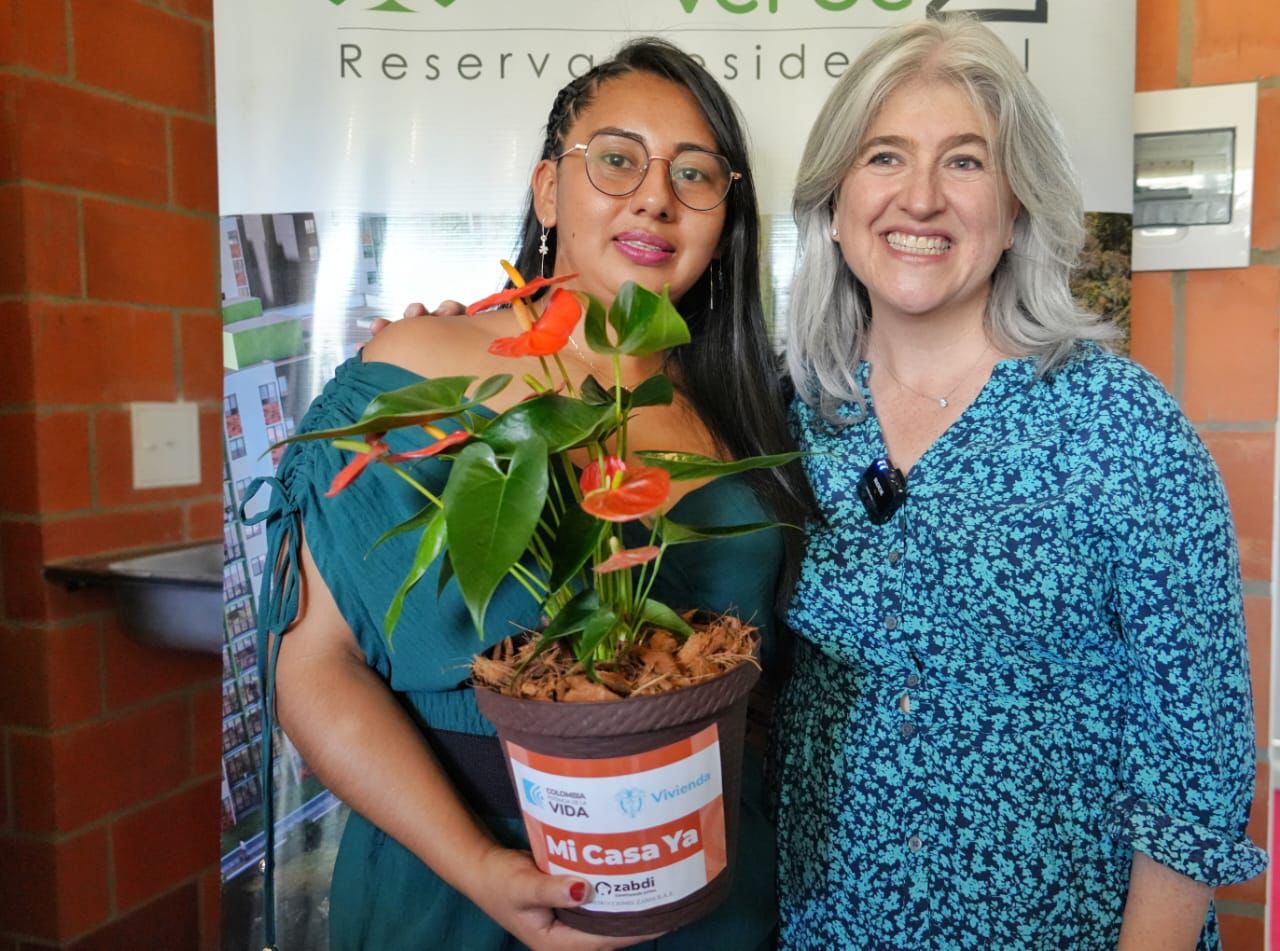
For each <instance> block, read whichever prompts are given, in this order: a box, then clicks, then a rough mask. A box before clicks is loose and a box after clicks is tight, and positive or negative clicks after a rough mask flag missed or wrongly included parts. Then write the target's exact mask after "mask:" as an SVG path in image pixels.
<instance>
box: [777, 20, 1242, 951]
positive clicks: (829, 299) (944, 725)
mask: <svg viewBox="0 0 1280 951" xmlns="http://www.w3.org/2000/svg"><path fill="white" fill-rule="evenodd" d="M800 167H801V169H802V172H801V176H800V181H799V182H798V184H797V188H796V197H795V211H796V218H797V221H798V223H799V226H800V240H801V248H802V265H801V269H800V272H799V275H798V277H797V282H796V286H795V288H794V292H793V298H792V300H793V311H792V314H791V320H790V341H789V349H788V360H789V363H790V365H791V369H792V373H793V375H794V378H795V381H796V385H797V389H798V391H799V393H800V394H801V397H802V398H801V399H799V400H797V402H796V404H795V407H794V418H795V423H796V431H797V434H798V438H799V440H800V443H801V445H802V447H803V448H805V449H808V450H811V451H812V455H810V456H808V457H807V459H806V469H807V471H808V474H809V476H810V479H811V481H812V484H813V488H814V491H815V493H816V494H817V496H818V500H819V503H820V505H821V507H822V509H823V512H824V514H825V516H826V522H825V525H824V526H822V527H819V528H816V529H815V530H813V531H811V532H810V533H809V536H808V539H807V551H806V555H805V558H804V561H803V564H802V572H801V580H800V583H799V586H798V588H797V591H796V594H795V597H794V599H793V600H792V603H791V607H790V610H789V612H788V614H787V620H788V622H789V625H790V627H791V628H792V629H793V630H794V631H795V633H796V634H797V635H798V637H797V641H798V647H797V651H796V660H795V669H794V675H793V677H792V679H791V680H790V682H789V685H788V688H787V691H786V694H785V696H784V697H783V699H782V705H781V707H782V709H781V711H780V714H779V725H778V735H779V738H780V739H779V747H780V752H779V755H778V760H779V764H780V771H779V781H780V789H779V796H780V801H781V808H780V810H779V884H780V910H781V938H782V941H781V944H782V946H783V947H785V948H792V949H814V951H818V949H822V951H825V949H829V948H899V949H904V951H906V949H921V951H923V949H926V948H927V949H930V951H951V949H961V948H964V949H968V948H974V949H979V948H981V949H988V948H1000V949H1002V951H1013V949H1043V948H1072V949H1074V951H1091V949H1092V951H1112V949H1115V948H1117V947H1119V948H1121V949H1123V951H1138V949H1150V948H1169V949H1174V948H1181V949H1186V951H1191V949H1193V948H1200V949H1202V951H1203V949H1209V948H1216V947H1217V946H1218V934H1217V926H1216V922H1215V920H1214V915H1213V910H1212V905H1211V902H1210V897H1211V894H1212V889H1213V887H1214V886H1217V885H1225V884H1229V883H1233V882H1238V881H1242V880H1244V879H1247V878H1250V877H1252V876H1253V875H1256V874H1257V873H1258V872H1259V871H1261V870H1262V868H1263V866H1264V865H1265V855H1264V854H1263V853H1262V851H1261V850H1260V849H1258V848H1257V847H1256V846H1255V845H1253V844H1252V843H1251V842H1250V841H1249V839H1248V838H1247V837H1246V836H1245V824H1246V821H1247V818H1248V809H1249V800H1250V796H1251V793H1252V790H1253V780H1254V745H1253V743H1254V741H1253V723H1252V716H1251V711H1250V698H1249V676H1248V658H1247V653H1246V649H1245V639H1244V625H1243V620H1242V608H1241V585H1240V575H1239V565H1238V561H1237V556H1236V547H1235V538H1234V535H1233V532H1232V521H1231V514H1230V511H1229V509H1228V507H1227V502H1226V498H1225V495H1224V493H1223V489H1222V484H1221V480H1220V479H1219V477H1218V474H1217V472H1216V470H1215V468H1214V465H1213V462H1212V460H1211V459H1210V457H1209V455H1208V453H1207V452H1206V450H1205V448H1204V446H1203V445H1202V444H1201V442H1200V440H1199V439H1198V438H1197V436H1196V433H1195V431H1194V429H1192V427H1191V426H1190V425H1189V424H1188V422H1187V420H1186V419H1185V418H1184V417H1183V415H1182V414H1181V412H1180V411H1179V410H1178V407H1177V404H1176V403H1175V402H1174V401H1173V400H1172V399H1170V397H1169V395H1168V394H1167V393H1166V392H1165V391H1164V389H1163V388H1162V387H1161V386H1160V384H1159V383H1158V382H1156V381H1155V380H1154V379H1153V378H1152V377H1151V376H1150V375H1149V374H1147V373H1146V372H1145V371H1143V370H1142V369H1140V368H1139V367H1137V366H1136V365H1134V364H1132V363H1130V362H1129V361H1127V360H1124V359H1122V358H1120V357H1117V356H1114V355H1111V354H1108V353H1106V352H1104V351H1103V350H1102V349H1101V348H1100V347H1099V346H1098V344H1097V343H1096V342H1095V341H1097V340H1098V339H1101V338H1104V337H1106V336H1107V335H1108V331H1107V330H1106V328H1105V326H1101V325H1099V324H1098V323H1096V322H1095V321H1093V320H1091V319H1089V318H1088V317H1087V316H1086V315H1084V314H1081V313H1080V312H1079V310H1078V309H1077V308H1076V306H1075V305H1074V303H1073V301H1072V297H1071V292H1070V289H1069V287H1068V283H1067V277H1068V273H1069V271H1070V268H1071V266H1072V264H1073V262H1074V261H1075V258H1076V256H1077V254H1078V253H1079V250H1080V248H1081V246H1082V244H1083V237H1084V232H1083V225H1082V219H1083V214H1082V207H1081V200H1080V194H1079V190H1078V187H1077V185H1076V182H1075V178H1074V174H1073V172H1072V169H1071V165H1070V162H1069V159H1068V157H1067V152H1066V148H1065V144H1064V142H1063V138H1062V135H1061V133H1060V131H1059V130H1058V127H1057V124H1056V122H1055V121H1054V119H1053V117H1052V116H1051V114H1050V113H1049V111H1048V109H1047V107H1046V105H1045V103H1044V101H1043V100H1042V98H1041V97H1040V95H1039V94H1038V93H1037V91H1036V90H1035V89H1034V87H1033V86H1032V85H1031V83H1030V81H1029V80H1028V79H1027V77H1026V74H1025V73H1024V71H1023V69H1022V67H1021V65H1020V64H1019V63H1018V62H1017V60H1016V59H1015V58H1014V57H1013V55H1012V54H1011V53H1010V52H1009V50H1008V49H1007V48H1006V47H1005V45H1004V43H1003V42H1002V41H1001V40H1000V39H999V38H998V37H996V36H995V35H994V34H993V33H992V32H991V31H990V30H988V29H987V28H986V27H984V26H982V25H981V24H980V23H978V22H977V21H974V20H969V19H951V20H944V21H936V20H934V21H928V22H925V23H918V24H910V25H908V26H905V27H902V28H899V29H895V30H891V31H888V32H887V33H886V34H884V35H883V36H882V37H880V38H878V39H877V40H876V41H875V42H874V43H873V44H872V45H871V46H870V47H869V48H868V49H867V50H866V52H865V53H864V54H863V55H862V56H861V57H860V58H859V59H858V60H857V62H855V63H854V64H853V65H852V66H851V67H850V68H849V70H848V71H847V72H846V73H845V75H844V76H843V77H842V78H841V80H840V81H839V82H838V83H837V84H836V87H835V88H834V90H833V91H832V93H831V96H830V98H829V99H828V101H827V103H826V105H825V106H824V107H823V109H822V111H821V113H820V114H819V116H818V120H817V122H816V123H815V125H814V128H813V131H812V133H811V134H810V138H809V141H808V145H807V146H806V149H805V154H804V159H803V161H802V162H801V166H800ZM867 470H870V474H867V475H864V473H865V472H867Z"/></svg>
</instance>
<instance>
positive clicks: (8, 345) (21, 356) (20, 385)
mask: <svg viewBox="0 0 1280 951" xmlns="http://www.w3.org/2000/svg"><path fill="white" fill-rule="evenodd" d="M2 151H4V150H3V149H0V152H2ZM0 257H3V255H0ZM0 340H3V341H4V343H3V345H2V346H0V403H29V402H31V400H32V398H33V394H34V392H35V376H34V374H33V372H32V368H31V314H30V312H29V310H28V305H27V302H26V301H0ZM3 504H4V503H0V507H3Z"/></svg>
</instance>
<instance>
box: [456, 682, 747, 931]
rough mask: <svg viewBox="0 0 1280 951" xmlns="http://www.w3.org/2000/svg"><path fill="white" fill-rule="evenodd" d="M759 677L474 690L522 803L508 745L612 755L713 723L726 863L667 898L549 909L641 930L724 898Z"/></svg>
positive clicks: (592, 927)
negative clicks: (544, 695) (650, 686)
mask: <svg viewBox="0 0 1280 951" xmlns="http://www.w3.org/2000/svg"><path fill="white" fill-rule="evenodd" d="M759 677H760V670H759V668H757V667H756V665H754V664H752V663H743V664H740V665H739V666H737V667H735V668H733V669H732V670H730V671H728V672H727V673H724V674H721V675H720V676H718V677H716V678H715V679H713V680H709V681H706V682H705V683H701V684H698V685H697V686H694V687H686V688H683V689H680V690H676V691H672V692H671V693H665V694H657V695H653V696H644V697H629V698H626V699H623V700H615V701H604V702H592V703H557V702H553V701H548V700H527V699H523V698H517V697H508V696H505V695H503V694H499V693H496V692H494V691H493V690H490V689H488V688H484V687H476V688H475V691H476V702H477V705H478V706H479V708H480V712H481V713H482V714H484V715H485V716H486V717H488V718H489V720H491V721H492V722H493V724H494V725H495V726H496V727H497V730H498V738H499V740H500V741H501V745H502V749H503V755H504V756H505V758H506V761H507V773H508V775H509V776H510V777H511V781H512V784H513V786H515V788H516V799H517V800H518V801H521V802H523V800H522V799H521V790H520V787H519V783H517V781H516V775H515V773H514V771H513V768H512V762H511V756H510V751H509V748H508V744H509V743H515V744H517V745H518V746H520V747H523V748H524V749H525V750H529V751H531V752H533V753H537V754H542V755H545V756H554V757H566V758H572V759H577V760H591V759H611V758H614V757H620V756H630V755H635V754H643V753H648V752H651V751H654V750H659V749H662V748H664V747H667V746H669V745H671V744H673V743H676V742H678V741H680V740H685V739H688V738H689V737H693V736H695V735H696V734H698V733H700V732H702V731H703V730H704V729H706V728H707V727H708V726H710V725H711V724H715V726H716V730H717V732H718V742H719V744H720V782H721V789H722V796H723V804H724V825H725V830H724V831H725V839H724V841H725V847H726V862H725V866H724V868H723V870H721V871H720V872H719V874H718V875H716V876H715V877H714V878H712V879H711V880H710V881H708V882H707V883H706V885H704V886H702V887H701V888H699V889H698V890H697V891H694V892H692V893H691V894H688V895H686V896H684V897H682V898H679V899H676V900H675V901H672V902H670V903H667V904H662V905H657V906H654V907H650V908H646V909H643V910H639V911H605V910H595V909H585V908H560V909H556V917H558V918H559V919H560V920H561V921H563V922H564V923H565V924H567V925H569V926H571V927H573V928H577V929H579V930H581V931H586V932H589V933H591V934H598V935H608V936H611V937H618V936H628V935H644V934H653V933H657V932H663V931H671V930H674V929H676V928H680V927H682V926H684V925H687V924H689V923H690V922H692V921H696V920H697V919H699V918H701V917H703V916H704V915H707V914H709V913H710V912H711V911H713V910H714V909H715V908H716V906H718V905H719V904H720V902H722V901H723V900H724V898H725V897H726V896H727V895H728V893H729V890H730V887H731V886H732V884H733V869H734V866H735V862H736V858H737V848H738V845H737V842H738V819H739V817H738V812H739V801H740V798H741V783H742V775H741V774H742V743H743V734H744V732H745V726H746V713H747V695H748V694H749V693H750V692H751V688H752V687H753V686H754V685H755V683H756V681H757V680H758V679H759ZM526 824H528V820H527V819H526ZM533 852H534V856H535V859H538V860H539V865H540V867H542V868H543V870H544V871H546V866H545V864H544V860H545V855H546V852H545V849H540V848H538V847H537V846H536V845H535V847H534V849H533ZM582 877H584V878H587V879H588V880H590V878H591V875H590V874H585V873H584V874H582ZM593 885H594V883H593Z"/></svg>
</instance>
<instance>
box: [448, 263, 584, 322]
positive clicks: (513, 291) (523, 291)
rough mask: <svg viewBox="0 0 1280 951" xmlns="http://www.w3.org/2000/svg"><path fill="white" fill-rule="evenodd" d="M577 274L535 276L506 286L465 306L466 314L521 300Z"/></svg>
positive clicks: (469, 315) (473, 313)
mask: <svg viewBox="0 0 1280 951" xmlns="http://www.w3.org/2000/svg"><path fill="white" fill-rule="evenodd" d="M577 276H578V275H577V274H576V273H574V274H558V275H556V276H555V277H535V278H534V279H533V280H532V281H530V282H529V283H527V284H525V285H523V286H520V285H517V286H516V287H508V288H507V289H506V290H501V291H498V293H496V294H490V295H489V296H488V297H486V298H485V299H484V300H478V301H476V302H475V303H474V304H472V305H471V306H470V307H468V308H467V316H468V317H473V316H475V315H476V314H478V313H480V311H482V310H488V309H489V308H490V307H497V306H499V305H500V304H510V303H511V302H512V301H513V300H522V299H524V298H526V297H532V296H533V295H534V294H536V293H538V291H540V290H542V289H543V288H544V287H550V286H551V285H552V284H563V283H564V282H565V281H571V280H573V279H574V278H575V277H577Z"/></svg>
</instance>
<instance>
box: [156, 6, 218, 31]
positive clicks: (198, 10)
mask: <svg viewBox="0 0 1280 951" xmlns="http://www.w3.org/2000/svg"><path fill="white" fill-rule="evenodd" d="M165 6H166V7H168V8H169V9H170V10H172V11H173V12H174V13H185V14H187V15H188V16H193V17H196V18H198V19H201V20H204V21H205V22H206V23H208V24H209V25H210V26H212V25H213V0H165Z"/></svg>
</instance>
